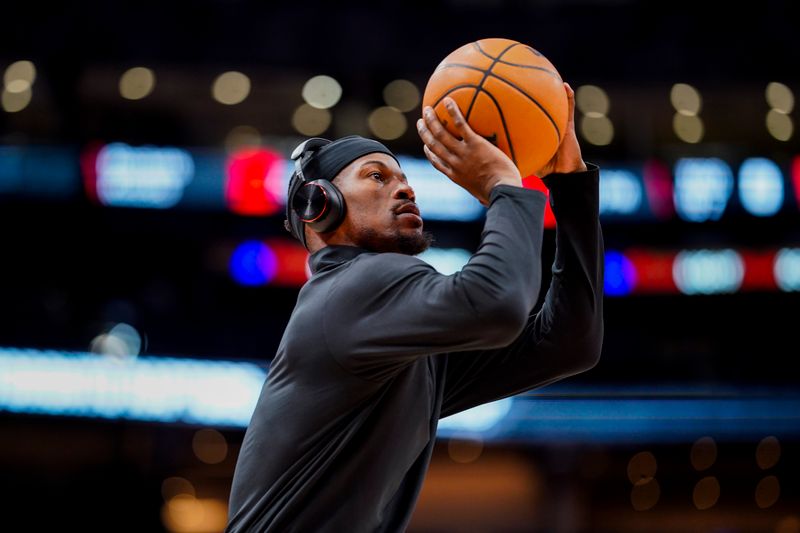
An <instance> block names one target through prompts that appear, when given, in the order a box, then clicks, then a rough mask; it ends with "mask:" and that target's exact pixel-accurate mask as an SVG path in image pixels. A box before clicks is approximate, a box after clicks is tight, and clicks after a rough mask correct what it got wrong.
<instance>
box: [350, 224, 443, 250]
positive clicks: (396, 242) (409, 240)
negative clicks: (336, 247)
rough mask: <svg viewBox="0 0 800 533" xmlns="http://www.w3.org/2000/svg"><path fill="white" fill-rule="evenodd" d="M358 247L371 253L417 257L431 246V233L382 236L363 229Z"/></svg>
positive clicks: (371, 230) (369, 229)
mask: <svg viewBox="0 0 800 533" xmlns="http://www.w3.org/2000/svg"><path fill="white" fill-rule="evenodd" d="M359 240H360V241H361V242H359V243H358V244H359V246H361V247H362V248H364V249H366V250H370V251H372V252H396V253H400V254H405V255H417V254H421V253H422V252H424V251H425V250H427V249H428V248H429V247H430V245H431V244H433V242H434V240H435V238H434V236H433V233H430V232H428V231H423V232H421V233H416V232H415V233H413V234H411V235H408V234H404V233H401V232H399V231H398V232H397V233H395V234H393V235H382V234H380V233H378V232H377V231H375V230H374V229H373V228H364V230H363V231H362V232H361V238H360V239H359Z"/></svg>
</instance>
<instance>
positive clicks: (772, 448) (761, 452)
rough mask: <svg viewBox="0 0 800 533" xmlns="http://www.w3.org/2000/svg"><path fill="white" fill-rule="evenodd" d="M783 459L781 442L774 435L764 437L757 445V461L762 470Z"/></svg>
mask: <svg viewBox="0 0 800 533" xmlns="http://www.w3.org/2000/svg"><path fill="white" fill-rule="evenodd" d="M780 459H781V443H780V441H779V440H778V439H777V438H776V437H773V436H769V437H764V438H763V439H761V442H759V443H758V447H756V463H757V464H758V467H759V468H761V469H762V470H766V469H768V468H772V467H773V466H775V465H776V464H778V461H780Z"/></svg>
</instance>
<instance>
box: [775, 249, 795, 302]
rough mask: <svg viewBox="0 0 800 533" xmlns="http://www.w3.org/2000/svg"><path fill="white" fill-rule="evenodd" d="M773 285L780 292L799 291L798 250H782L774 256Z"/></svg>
mask: <svg viewBox="0 0 800 533" xmlns="http://www.w3.org/2000/svg"><path fill="white" fill-rule="evenodd" d="M773 272H774V274H775V283H776V285H778V287H779V288H780V289H781V290H782V291H786V292H794V291H800V248H782V249H781V250H779V251H778V253H777V255H776V256H775V266H774V268H773Z"/></svg>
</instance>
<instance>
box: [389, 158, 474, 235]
mask: <svg viewBox="0 0 800 533" xmlns="http://www.w3.org/2000/svg"><path fill="white" fill-rule="evenodd" d="M397 159H398V161H399V162H400V168H402V169H403V172H404V173H405V175H406V176H407V177H408V183H409V184H410V185H411V188H413V189H414V194H415V195H416V202H417V205H418V206H419V210H420V213H421V214H422V218H423V219H430V220H457V221H471V220H480V219H481V218H482V217H483V216H484V214H485V209H484V207H483V206H482V205H481V204H480V202H478V200H476V199H475V198H474V197H473V196H472V195H471V194H469V193H468V192H467V191H466V190H464V189H462V188H461V187H459V186H458V185H456V184H455V183H453V182H452V181H450V179H449V178H448V177H447V176H445V175H444V174H442V173H441V172H439V171H438V170H436V169H435V168H433V166H432V165H431V164H430V162H429V161H428V160H427V159H423V158H419V157H407V156H398V158H397Z"/></svg>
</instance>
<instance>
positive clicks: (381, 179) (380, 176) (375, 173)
mask: <svg viewBox="0 0 800 533" xmlns="http://www.w3.org/2000/svg"><path fill="white" fill-rule="evenodd" d="M370 176H372V177H373V178H375V179H377V180H380V181H383V174H381V173H380V172H373V173H372V174H370Z"/></svg>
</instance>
